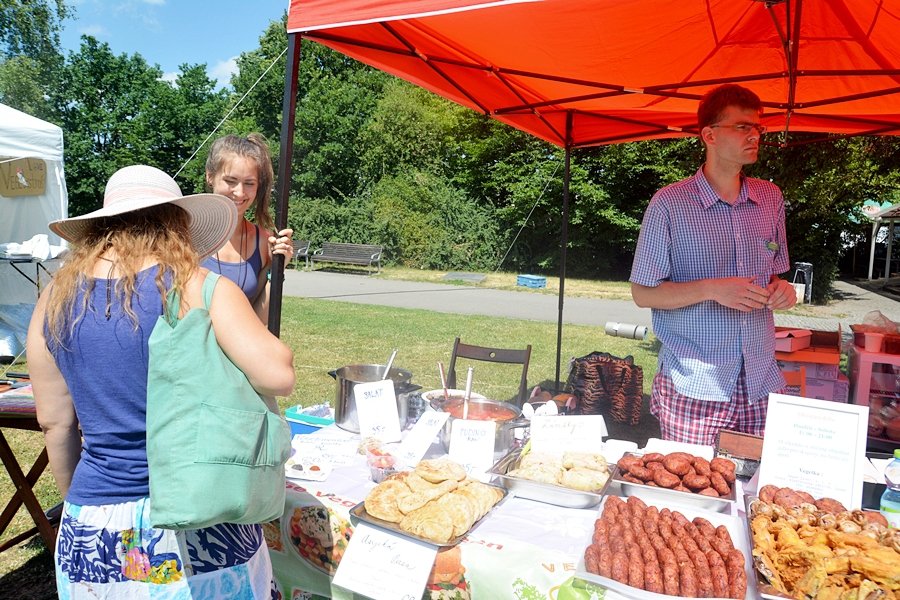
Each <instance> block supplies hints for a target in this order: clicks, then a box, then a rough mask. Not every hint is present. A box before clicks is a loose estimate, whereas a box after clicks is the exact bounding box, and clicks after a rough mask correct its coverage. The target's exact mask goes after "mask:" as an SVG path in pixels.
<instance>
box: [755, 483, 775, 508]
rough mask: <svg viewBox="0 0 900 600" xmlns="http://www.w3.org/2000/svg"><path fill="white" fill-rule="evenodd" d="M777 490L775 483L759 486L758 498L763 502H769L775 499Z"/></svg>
mask: <svg viewBox="0 0 900 600" xmlns="http://www.w3.org/2000/svg"><path fill="white" fill-rule="evenodd" d="M777 491H778V486H777V485H772V484H768V485H764V486H762V487H761V488H759V494H758V496H759V499H760V500H762V501H763V502H768V503H769V504H771V503H772V502H774V501H775V492H777Z"/></svg>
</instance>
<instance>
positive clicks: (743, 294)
mask: <svg viewBox="0 0 900 600" xmlns="http://www.w3.org/2000/svg"><path fill="white" fill-rule="evenodd" d="M789 287H791V291H793V289H794V288H793V287H792V286H789ZM769 295H770V290H768V289H766V288H762V287H759V286H758V285H756V284H754V283H753V278H752V277H727V278H723V279H716V281H715V287H714V292H713V300H715V301H716V302H718V303H719V304H721V305H722V306H727V307H728V308H733V309H735V310H739V311H741V312H750V311H751V310H756V309H758V308H763V307H764V306H767V305H768V303H769V301H770V298H769Z"/></svg>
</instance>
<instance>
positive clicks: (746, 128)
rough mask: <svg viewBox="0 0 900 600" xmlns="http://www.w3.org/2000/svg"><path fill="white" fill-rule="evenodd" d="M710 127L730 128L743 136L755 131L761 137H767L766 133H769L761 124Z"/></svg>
mask: <svg viewBox="0 0 900 600" xmlns="http://www.w3.org/2000/svg"><path fill="white" fill-rule="evenodd" d="M710 127H728V128H729V129H734V130H735V131H737V132H738V133H740V134H743V135H747V134H749V133H750V132H751V131H753V130H754V129H755V130H756V131H757V133H758V134H759V135H765V133H766V131H768V128H767V127H766V126H765V125H760V124H759V123H734V124H733V125H710Z"/></svg>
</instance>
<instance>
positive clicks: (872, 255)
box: [869, 219, 880, 281]
mask: <svg viewBox="0 0 900 600" xmlns="http://www.w3.org/2000/svg"><path fill="white" fill-rule="evenodd" d="M879 220H880V219H875V220H874V221H872V240H871V241H870V242H869V281H872V271H873V269H874V268H875V238H876V237H878V226H879V225H880V223H879Z"/></svg>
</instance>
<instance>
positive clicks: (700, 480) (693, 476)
mask: <svg viewBox="0 0 900 600" xmlns="http://www.w3.org/2000/svg"><path fill="white" fill-rule="evenodd" d="M719 477H720V478H721V477H722V476H721V475H719ZM722 482H723V483H724V482H725V480H724V479H722ZM681 483H683V484H684V486H685V487H687V488H690V489H692V490H702V489H703V488H707V487H709V486H710V479H709V477H707V476H706V475H700V474H699V473H688V474H687V475H685V476H684V477H682V478H681Z"/></svg>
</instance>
